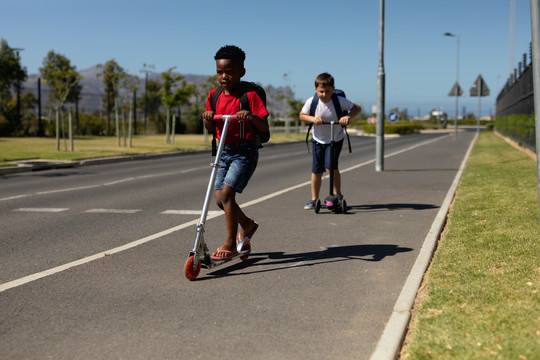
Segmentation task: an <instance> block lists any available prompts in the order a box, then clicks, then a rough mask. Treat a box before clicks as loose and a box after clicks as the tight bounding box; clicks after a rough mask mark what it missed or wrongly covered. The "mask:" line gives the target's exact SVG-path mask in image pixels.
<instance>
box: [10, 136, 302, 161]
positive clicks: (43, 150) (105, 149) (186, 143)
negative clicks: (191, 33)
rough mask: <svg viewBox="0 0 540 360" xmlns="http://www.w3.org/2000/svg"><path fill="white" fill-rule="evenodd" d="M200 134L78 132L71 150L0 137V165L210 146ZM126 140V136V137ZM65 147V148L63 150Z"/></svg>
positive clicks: (38, 141) (44, 142)
mask: <svg viewBox="0 0 540 360" xmlns="http://www.w3.org/2000/svg"><path fill="white" fill-rule="evenodd" d="M303 139H305V134H294V133H291V134H289V135H288V136H287V135H286V134H285V133H279V132H276V133H273V134H272V138H271V139H270V142H269V143H278V142H287V141H299V140H303ZM204 140H205V139H204V136H203V135H176V136H175V143H174V144H165V135H148V136H134V137H133V140H132V147H131V148H130V147H124V146H123V144H124V141H123V139H121V142H120V143H121V146H118V141H117V139H116V137H114V136H109V137H106V136H81V137H76V138H75V139H74V146H73V147H74V151H70V149H71V147H70V143H69V141H66V143H64V141H63V140H61V141H60V150H59V151H57V150H56V139H54V138H41V137H20V138H17V137H10V138H0V166H10V165H14V163H15V161H19V160H29V159H47V160H82V159H91V158H99V157H105V156H120V155H133V154H148V153H161V152H170V151H189V150H201V149H210V148H211V140H212V135H210V136H209V137H208V139H207V141H206V142H205V141H204ZM126 141H127V140H126ZM66 149H67V150H66Z"/></svg>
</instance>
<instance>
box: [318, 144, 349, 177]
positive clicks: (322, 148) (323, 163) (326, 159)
mask: <svg viewBox="0 0 540 360" xmlns="http://www.w3.org/2000/svg"><path fill="white" fill-rule="evenodd" d="M311 143H312V144H313V145H312V149H313V151H312V152H313V165H312V166H311V172H312V173H313V174H321V173H324V172H325V169H330V144H321V143H318V142H316V141H314V140H311ZM342 147H343V139H342V140H340V141H336V142H335V143H334V170H337V169H339V167H338V164H339V162H338V160H339V154H340V153H341V148H342Z"/></svg>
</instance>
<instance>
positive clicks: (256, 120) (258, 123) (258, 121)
mask: <svg viewBox="0 0 540 360" xmlns="http://www.w3.org/2000/svg"><path fill="white" fill-rule="evenodd" d="M236 118H237V119H238V120H246V119H248V118H249V121H251V123H252V124H253V125H255V127H256V128H257V129H259V131H261V132H265V133H267V132H269V131H270V126H269V125H268V120H266V119H265V118H261V117H258V116H257V115H255V114H252V113H251V112H249V111H247V110H240V111H239V112H237V113H236Z"/></svg>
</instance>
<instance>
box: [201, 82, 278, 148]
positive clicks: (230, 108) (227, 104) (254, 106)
mask: <svg viewBox="0 0 540 360" xmlns="http://www.w3.org/2000/svg"><path fill="white" fill-rule="evenodd" d="M216 89H217V88H216ZM216 89H212V90H211V91H210V93H209V94H208V98H207V99H206V111H211V110H212V106H211V102H212V95H213V94H214V92H215V91H216ZM246 94H247V98H248V101H249V107H250V110H251V113H252V114H253V115H256V116H258V117H260V118H265V117H266V116H268V110H267V109H266V106H264V103H263V101H262V100H261V98H260V97H259V95H257V93H256V92H255V91H248V92H247V93H246ZM238 111H240V94H239V93H238V94H237V93H235V94H229V95H227V94H225V91H223V92H222V93H221V94H220V95H219V97H218V99H217V102H216V115H235V114H236V113H237V112H238ZM240 126H241V124H240V122H239V121H236V120H234V121H231V122H230V123H229V130H227V138H226V139H225V144H232V143H234V142H236V141H238V140H248V141H255V140H256V137H255V132H254V130H253V127H254V126H255V125H252V124H251V122H250V121H249V120H246V121H244V136H243V137H242V138H241V136H240V135H241V131H240ZM252 126H253V127H252ZM222 130H223V121H217V122H216V136H217V138H218V140H219V139H221V132H222Z"/></svg>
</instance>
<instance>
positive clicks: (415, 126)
mask: <svg viewBox="0 0 540 360" xmlns="http://www.w3.org/2000/svg"><path fill="white" fill-rule="evenodd" d="M423 128H424V127H423V126H422V124H420V123H419V122H413V123H404V122H403V123H399V122H398V123H396V124H385V125H384V133H385V134H400V135H406V134H414V133H417V132H419V131H420V130H422V129H423ZM362 130H364V132H366V133H368V134H375V133H376V132H377V124H365V125H362Z"/></svg>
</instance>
